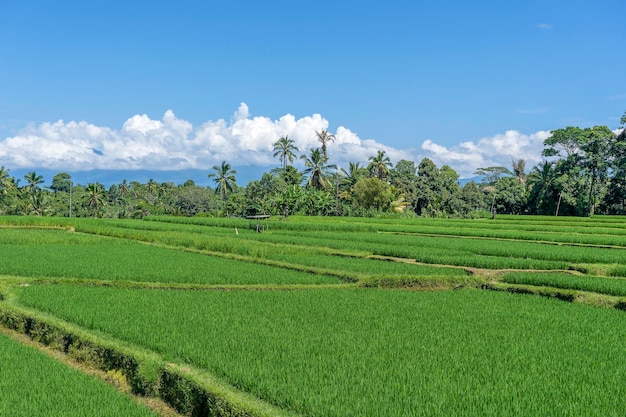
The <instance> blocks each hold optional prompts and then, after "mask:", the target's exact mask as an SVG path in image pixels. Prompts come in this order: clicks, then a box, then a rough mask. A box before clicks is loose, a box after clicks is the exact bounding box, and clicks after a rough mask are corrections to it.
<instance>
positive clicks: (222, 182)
mask: <svg viewBox="0 0 626 417" xmlns="http://www.w3.org/2000/svg"><path fill="white" fill-rule="evenodd" d="M213 169H214V170H215V172H213V173H211V174H209V178H213V182H214V183H215V185H216V186H215V192H216V193H218V194H219V195H220V196H221V197H222V201H226V199H227V197H228V194H229V193H231V192H232V191H233V188H234V187H236V186H237V184H236V181H235V174H236V173H237V171H235V170H234V169H232V168H231V167H230V164H228V163H226V161H222V164H221V165H214V166H213Z"/></svg>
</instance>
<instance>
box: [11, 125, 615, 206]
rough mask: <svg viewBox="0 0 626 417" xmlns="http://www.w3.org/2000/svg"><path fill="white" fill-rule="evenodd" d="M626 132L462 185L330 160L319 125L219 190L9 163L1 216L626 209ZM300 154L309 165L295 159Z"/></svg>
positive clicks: (429, 167) (565, 136)
mask: <svg viewBox="0 0 626 417" xmlns="http://www.w3.org/2000/svg"><path fill="white" fill-rule="evenodd" d="M621 125H622V126H621V130H620V129H618V133H617V134H616V133H614V132H613V131H612V130H610V129H609V128H608V127H606V126H595V127H593V128H578V127H566V128H562V129H557V130H554V131H552V132H551V136H550V137H549V138H548V139H546V140H545V141H544V149H543V151H542V155H543V157H544V158H545V159H544V160H543V161H542V162H540V163H539V164H537V165H536V166H534V167H532V168H531V169H530V170H528V171H527V167H526V163H525V161H524V160H523V159H517V160H512V161H511V165H510V167H504V166H491V167H484V168H479V169H477V170H476V172H475V174H476V175H477V176H480V178H481V180H480V181H479V182H476V181H469V182H466V183H465V184H464V185H461V184H460V182H459V175H458V174H457V172H456V171H455V170H454V169H453V168H451V167H450V166H448V165H444V166H442V167H437V166H436V165H435V164H434V162H433V161H432V160H430V159H428V158H424V159H423V160H422V161H420V163H419V164H418V165H417V166H416V165H415V162H413V161H408V160H404V159H403V160H400V161H398V162H397V163H396V164H395V165H393V164H392V163H391V160H390V159H389V157H388V156H387V154H386V153H385V151H382V150H381V151H378V152H377V154H376V155H372V156H370V157H369V159H368V162H367V164H362V163H361V162H350V163H349V164H348V166H347V167H345V168H340V169H339V168H337V166H336V165H335V164H331V163H330V160H329V156H328V146H327V145H328V144H329V143H330V142H333V141H334V140H335V137H334V135H332V134H330V133H329V132H328V131H327V130H325V129H324V130H322V131H319V132H318V131H316V132H315V133H316V136H317V139H318V141H319V143H320V146H319V147H315V148H311V149H309V150H308V151H307V152H305V153H302V154H298V153H299V152H300V150H299V149H298V148H297V147H296V146H295V142H294V141H293V140H292V139H290V138H289V137H288V136H284V137H281V138H279V139H278V140H277V141H276V142H275V143H274V148H273V149H274V157H276V158H277V159H278V161H279V166H278V167H276V168H274V169H272V170H271V171H269V172H266V173H264V174H263V175H262V176H261V178H260V179H258V180H253V181H250V182H249V183H248V184H247V185H246V186H239V185H237V182H236V174H237V172H236V171H235V170H234V169H232V167H231V165H230V164H229V163H228V162H226V161H223V162H222V163H221V164H220V165H216V166H214V167H213V168H212V172H211V173H209V174H208V177H209V178H211V179H212V180H213V182H214V188H211V187H203V186H198V185H196V184H195V183H194V182H193V181H192V180H187V181H186V182H185V183H183V184H178V185H175V184H173V183H172V182H164V183H158V182H156V181H154V180H152V179H151V180H149V181H148V182H147V183H140V182H137V181H130V182H128V181H127V180H123V181H122V182H120V183H119V184H114V185H111V186H110V187H109V188H106V187H105V186H104V185H103V184H101V183H97V182H96V183H89V184H87V185H86V186H83V185H80V184H74V183H73V181H72V178H71V176H70V175H69V174H68V173H66V172H60V173H58V174H57V175H55V176H54V177H53V178H52V184H51V185H50V186H49V187H43V183H44V179H43V177H42V176H40V175H37V173H36V172H35V171H32V172H29V173H27V174H26V175H25V176H24V178H23V179H24V183H23V185H21V180H19V179H16V178H14V177H12V176H11V175H10V173H9V172H8V170H6V169H5V168H4V167H0V214H5V215H40V216H69V217H115V218H141V217H143V216H146V215H150V214H169V215H181V216H195V215H207V216H246V215H256V214H270V215H285V216H287V215H289V214H303V215H328V216H348V215H349V216H374V215H385V214H389V215H392V214H393V215H396V216H416V215H417V216H427V217H472V216H489V215H494V214H495V213H512V214H544V215H579V216H588V215H593V214H595V213H603V214H625V213H626V208H625V203H626V129H624V125H626V113H625V114H624V116H623V117H622V118H621ZM297 158H299V159H301V160H302V161H303V165H304V168H303V169H302V170H298V169H297V168H296V167H295V166H294V165H293V164H294V161H295V160H296V159H297Z"/></svg>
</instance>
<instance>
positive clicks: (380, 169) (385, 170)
mask: <svg viewBox="0 0 626 417" xmlns="http://www.w3.org/2000/svg"><path fill="white" fill-rule="evenodd" d="M369 161H370V163H369V165H368V166H367V169H368V171H369V172H370V174H371V175H372V176H374V177H376V178H378V179H379V180H381V181H384V180H385V179H386V178H387V177H388V176H389V169H390V168H391V167H392V164H391V160H390V159H389V157H388V156H387V155H385V151H378V153H377V154H376V156H370V157H369Z"/></svg>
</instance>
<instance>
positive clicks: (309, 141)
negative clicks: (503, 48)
mask: <svg viewBox="0 0 626 417" xmlns="http://www.w3.org/2000/svg"><path fill="white" fill-rule="evenodd" d="M328 127H329V122H328V120H326V119H324V118H323V117H322V116H321V115H320V114H313V115H311V116H305V117H301V118H299V119H297V118H296V117H295V116H293V115H291V114H286V115H284V116H282V117H280V118H279V119H277V120H272V119H271V118H268V117H263V116H254V117H252V116H251V115H250V111H249V109H248V106H247V105H246V104H245V103H242V104H241V105H240V106H239V108H238V109H237V110H236V111H235V113H234V115H233V117H232V119H231V120H230V122H227V121H225V120H223V119H219V120H216V121H207V122H205V123H203V124H201V125H196V126H194V125H192V123H190V122H188V121H186V120H182V119H179V118H177V117H176V115H175V114H174V112H172V111H171V110H168V111H167V112H165V114H164V115H163V117H162V118H161V120H153V119H151V118H150V117H149V116H148V115H145V114H143V115H135V116H132V117H131V118H129V119H128V120H127V121H126V122H125V123H124V124H123V125H122V127H121V129H113V128H110V127H103V126H96V125H93V124H91V123H88V122H84V121H81V122H74V121H70V122H64V121H63V120H59V121H57V122H53V123H48V122H46V123H41V124H38V125H30V126H27V127H26V128H24V129H22V130H21V131H20V132H19V133H18V134H17V135H16V136H12V137H8V138H5V139H4V140H0V161H2V164H3V165H4V166H5V167H6V168H8V169H31V168H32V169H37V168H42V169H43V168H45V169H52V170H59V171H87V170H92V169H103V170H133V169H143V170H154V171H171V170H182V169H201V170H203V169H204V170H210V169H211V167H212V166H213V165H216V164H219V163H220V162H221V161H223V160H224V161H227V162H229V163H230V164H231V165H233V166H235V167H237V166H245V165H255V166H267V167H275V166H277V165H278V164H279V161H278V160H277V159H276V158H274V157H273V155H272V154H273V151H272V148H273V143H274V142H275V141H276V140H277V139H278V138H280V137H281V136H285V135H289V137H290V138H291V139H293V140H294V141H295V144H296V146H297V147H298V148H299V150H300V153H301V154H302V153H308V152H309V149H310V148H313V147H317V146H320V143H319V142H318V141H317V138H316V135H315V131H320V130H322V129H328ZM331 133H333V134H334V135H335V138H336V139H335V141H334V142H330V143H329V144H328V153H329V155H330V157H331V161H330V162H331V163H334V164H336V165H338V166H343V167H345V166H347V164H348V162H350V161H353V162H361V163H362V164H367V162H368V158H369V157H370V156H373V155H376V153H377V151H379V150H384V151H385V152H386V153H387V155H388V156H389V158H390V159H391V161H392V162H393V163H396V162H397V161H398V160H400V159H407V160H412V161H415V162H416V164H418V163H419V162H420V161H421V159H422V158H424V157H429V158H431V159H432V160H433V161H434V162H435V163H436V164H437V165H438V166H441V165H444V164H447V165H450V166H451V167H452V168H454V169H455V170H457V172H459V174H461V176H463V177H468V176H472V173H473V172H474V171H475V170H476V168H478V167H485V166H492V165H505V166H509V165H510V162H511V159H517V158H524V159H526V160H527V162H528V164H529V165H530V164H534V163H536V162H539V161H540V159H541V158H540V153H541V149H542V147H543V146H542V144H543V140H544V139H545V138H546V137H547V136H548V134H549V133H548V132H537V133H535V134H533V135H524V134H521V133H519V132H516V131H508V132H506V133H504V134H501V135H495V136H492V137H488V138H483V139H480V140H478V141H475V142H474V141H471V142H463V143H460V144H459V145H456V146H453V147H446V146H442V145H440V144H437V143H435V142H434V141H433V140H426V141H424V143H423V144H422V147H421V149H397V148H393V147H390V146H386V145H383V144H381V143H379V142H377V141H375V140H373V139H361V138H360V137H359V135H358V134H357V133H356V132H353V131H351V130H350V129H348V128H347V127H344V126H339V127H338V128H337V130H336V131H335V132H331ZM300 163H301V161H298V162H297V164H300Z"/></svg>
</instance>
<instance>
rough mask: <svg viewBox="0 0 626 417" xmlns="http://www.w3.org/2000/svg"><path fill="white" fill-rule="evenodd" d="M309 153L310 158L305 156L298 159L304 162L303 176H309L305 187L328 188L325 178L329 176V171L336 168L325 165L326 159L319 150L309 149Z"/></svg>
mask: <svg viewBox="0 0 626 417" xmlns="http://www.w3.org/2000/svg"><path fill="white" fill-rule="evenodd" d="M310 152H311V156H310V157H307V156H306V155H302V156H300V159H303V160H304V166H305V167H306V168H305V169H304V171H303V174H309V181H308V182H307V187H315V188H318V189H325V188H326V187H328V181H326V179H325V177H328V176H329V175H330V170H331V169H337V166H335V165H332V164H330V165H327V164H326V162H327V161H328V158H327V157H326V156H325V155H324V153H323V152H322V150H321V149H320V148H311V150H310Z"/></svg>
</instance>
